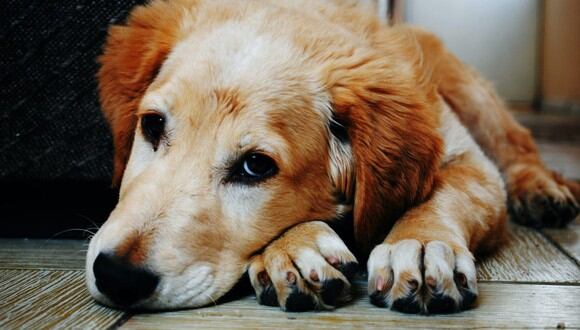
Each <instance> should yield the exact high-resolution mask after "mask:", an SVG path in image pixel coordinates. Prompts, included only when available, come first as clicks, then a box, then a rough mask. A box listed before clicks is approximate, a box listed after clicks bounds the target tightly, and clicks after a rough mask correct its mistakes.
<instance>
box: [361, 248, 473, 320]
mask: <svg viewBox="0 0 580 330" xmlns="http://www.w3.org/2000/svg"><path fill="white" fill-rule="evenodd" d="M368 272H369V281H368V293H369V295H370V300H371V303H373V304H374V305H376V306H379V307H389V308H391V309H394V310H397V311H401V312H404V313H430V314H437V313H453V312H457V311H460V310H464V309H468V308H470V307H471V306H472V305H473V303H474V302H475V300H476V298H477V279H476V272H475V264H474V261H473V257H472V255H471V254H470V253H469V252H467V251H465V252H461V253H455V252H454V251H453V249H452V248H451V247H450V246H449V245H448V244H446V243H444V242H441V241H432V242H429V243H427V244H425V245H422V244H421V243H420V242H419V241H417V240H402V241H399V242H397V243H395V244H386V243H383V244H380V245H378V246H376V247H375V248H374V249H373V251H372V252H371V255H370V257H369V260H368Z"/></svg>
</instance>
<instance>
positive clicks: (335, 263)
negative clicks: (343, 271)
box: [326, 256, 340, 267]
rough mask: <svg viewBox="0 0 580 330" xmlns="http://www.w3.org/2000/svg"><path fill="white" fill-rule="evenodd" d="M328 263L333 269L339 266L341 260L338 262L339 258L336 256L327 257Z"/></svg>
mask: <svg viewBox="0 0 580 330" xmlns="http://www.w3.org/2000/svg"><path fill="white" fill-rule="evenodd" d="M326 261H327V262H328V263H329V264H331V265H332V266H333V267H338V265H339V264H340V260H338V258H337V257H335V256H330V257H326Z"/></svg>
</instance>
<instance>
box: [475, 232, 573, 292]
mask: <svg viewBox="0 0 580 330" xmlns="http://www.w3.org/2000/svg"><path fill="white" fill-rule="evenodd" d="M508 230H509V234H508V239H507V242H506V243H505V245H504V246H502V247H500V248H499V249H498V250H497V251H496V252H495V253H494V254H493V255H491V256H489V257H486V258H484V259H482V260H480V261H479V262H478V265H477V266H478V267H477V277H478V279H479V280H480V281H482V280H483V281H511V282H536V283H580V268H578V265H577V264H576V263H575V262H574V261H573V260H572V259H570V258H569V257H568V256H566V255H565V254H563V253H562V252H561V251H560V250H559V249H558V248H557V247H555V246H554V245H553V244H551V243H550V242H549V241H548V240H547V239H546V238H545V237H544V236H543V235H542V234H541V233H540V232H538V231H536V230H534V229H530V228H527V227H523V226H520V225H516V224H510V225H509V226H508Z"/></svg>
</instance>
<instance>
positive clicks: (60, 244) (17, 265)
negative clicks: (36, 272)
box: [0, 239, 87, 270]
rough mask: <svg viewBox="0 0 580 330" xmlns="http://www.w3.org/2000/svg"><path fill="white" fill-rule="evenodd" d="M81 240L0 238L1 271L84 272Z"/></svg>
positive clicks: (83, 253)
mask: <svg viewBox="0 0 580 330" xmlns="http://www.w3.org/2000/svg"><path fill="white" fill-rule="evenodd" d="M86 250H87V245H86V242H85V241H82V240H64V239H63V240H56V239H55V240H49V239H0V269H44V270H48V269H60V270H81V269H85V254H86V253H87V252H86Z"/></svg>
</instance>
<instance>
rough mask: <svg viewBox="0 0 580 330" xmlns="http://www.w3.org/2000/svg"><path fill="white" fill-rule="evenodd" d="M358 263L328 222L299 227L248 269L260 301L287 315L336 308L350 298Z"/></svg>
mask: <svg viewBox="0 0 580 330" xmlns="http://www.w3.org/2000/svg"><path fill="white" fill-rule="evenodd" d="M357 265H358V264H357V261H356V258H355V257H354V255H353V254H352V253H351V252H350V251H349V250H348V248H347V247H346V245H345V244H344V243H343V241H342V240H341V239H340V237H338V235H337V234H336V233H335V232H334V231H333V230H332V229H331V228H330V227H329V226H328V225H327V224H325V223H324V222H320V221H314V222H306V223H302V224H299V225H297V226H295V227H293V228H291V229H289V230H288V231H287V232H285V233H284V234H283V235H282V236H281V237H280V238H278V239H277V240H275V241H274V242H272V243H271V244H270V245H268V247H266V249H265V250H264V251H263V252H262V253H261V254H260V255H257V256H255V257H254V259H253V261H252V263H251V264H250V268H249V270H248V273H249V276H250V281H251V283H252V286H253V287H254V290H255V292H256V297H257V299H258V302H259V303H260V304H263V305H269V306H280V307H281V308H282V309H283V310H286V311H306V310H313V309H331V308H334V307H335V306H337V304H340V303H342V302H345V301H348V300H349V299H350V282H349V281H350V279H351V278H352V276H353V275H354V273H355V272H356V269H357Z"/></svg>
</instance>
